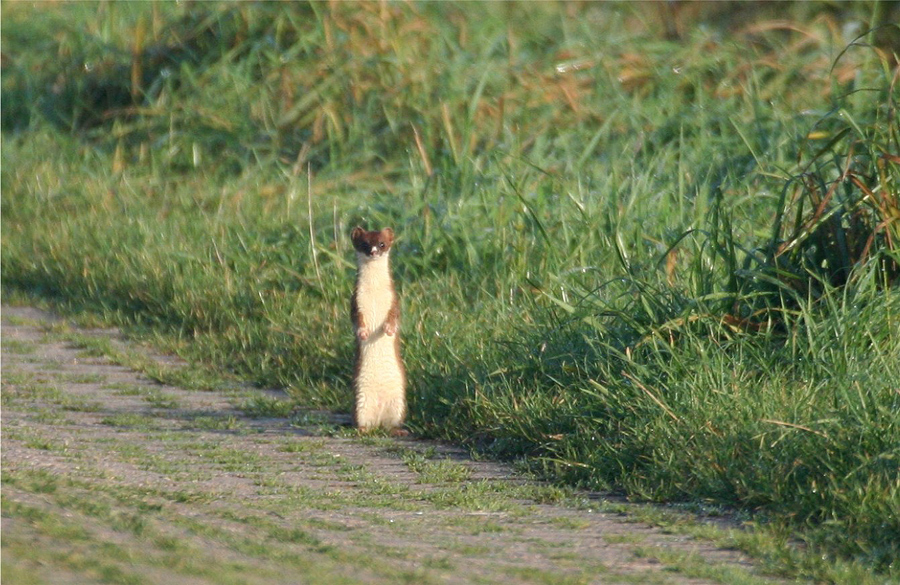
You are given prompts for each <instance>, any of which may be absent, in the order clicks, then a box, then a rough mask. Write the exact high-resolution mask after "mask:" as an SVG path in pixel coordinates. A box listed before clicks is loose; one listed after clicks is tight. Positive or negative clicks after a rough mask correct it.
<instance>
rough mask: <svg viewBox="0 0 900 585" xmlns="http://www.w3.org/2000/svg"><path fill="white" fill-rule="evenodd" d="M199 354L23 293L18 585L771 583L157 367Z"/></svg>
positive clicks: (418, 449)
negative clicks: (134, 338) (168, 349)
mask: <svg viewBox="0 0 900 585" xmlns="http://www.w3.org/2000/svg"><path fill="white" fill-rule="evenodd" d="M123 364H126V365H123ZM128 366H130V367H128ZM133 368H136V369H138V370H141V371H140V372H139V371H136V370H135V369H133ZM184 368H187V366H186V365H184V364H181V363H180V362H178V361H177V360H174V359H172V358H170V357H167V356H160V355H156V354H154V353H153V352H151V351H149V350H147V349H146V348H142V347H139V346H137V345H135V344H134V343H129V342H127V341H125V340H124V339H123V338H122V336H121V335H120V334H119V333H118V332H117V331H114V330H83V329H77V328H73V327H71V326H70V325H68V324H66V323H64V322H62V321H60V320H58V319H56V318H55V317H53V316H52V315H50V314H47V313H44V312H41V311H38V310H35V309H30V308H20V307H3V310H2V384H3V388H2V405H3V410H2V481H3V483H2V490H3V491H2V539H3V540H2V544H3V549H2V571H3V574H2V577H3V582H4V583H8V584H9V585H15V584H16V583H19V584H27V583H48V584H50V583H52V584H65V583H136V584H137V583H159V584H181V583H184V584H187V583H215V584H220V583H266V584H270V583H316V584H319V583H324V584H330V583H416V584H418V583H553V584H556V583H604V584H606V583H676V584H685V583H698V584H699V583H711V582H723V583H737V582H741V583H757V582H768V581H767V580H766V579H765V578H764V577H761V576H759V575H757V574H755V572H754V567H753V566H752V564H751V563H749V562H748V560H747V559H746V558H745V557H743V556H742V555H741V554H739V553H738V552H735V551H733V550H726V549H720V548H717V547H716V546H714V545H712V544H710V543H708V542H705V541H701V540H696V539H694V538H691V537H688V536H685V535H683V534H677V533H674V534H669V533H666V532H665V531H663V530H661V529H659V528H652V527H650V526H647V525H643V524H640V523H636V522H634V521H633V519H631V518H629V517H628V515H626V514H622V513H621V512H620V511H611V510H610V506H609V505H608V504H607V503H606V502H605V501H604V500H603V498H599V497H597V496H591V495H588V494H576V496H574V497H573V496H572V495H571V494H566V493H563V492H562V491H561V490H558V489H556V488H552V487H550V486H546V485H543V484H541V483H539V482H534V481H529V480H526V479H524V478H522V477H519V476H517V475H516V474H515V473H514V472H513V471H512V469H511V468H509V467H507V466H504V465H501V464H497V463H491V462H484V461H473V460H472V459H470V458H468V457H467V456H466V455H465V454H464V453H463V452H461V451H459V450H456V449H453V448H450V447H448V446H445V445H440V444H435V443H430V442H424V441H419V440H415V439H413V438H408V439H392V438H387V437H359V436H357V435H356V434H355V433H354V432H353V431H352V430H350V429H346V428H344V427H343V426H341V425H340V424H339V423H340V422H341V421H340V420H339V419H336V418H335V417H333V416H331V415H327V414H323V413H312V412H297V411H294V412H291V410H290V403H289V402H288V401H286V400H284V396H281V395H280V394H279V393H277V392H263V391H260V390H256V389H248V388H242V387H239V386H237V385H234V384H231V385H229V384H222V385H221V387H219V388H218V389H216V390H204V391H201V390H197V389H184V388H180V387H178V386H175V385H167V384H161V383H159V382H156V381H154V380H153V379H151V378H150V377H149V375H151V374H152V375H153V377H154V378H156V379H179V372H180V370H181V369H184ZM148 372H149V373H151V374H148ZM154 372H155V373H154ZM160 373H162V374H164V375H160ZM183 378H184V379H185V380H190V378H189V377H187V376H184V377H183ZM186 385H187V386H191V384H190V383H187V384H186Z"/></svg>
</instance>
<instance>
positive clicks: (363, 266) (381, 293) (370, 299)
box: [356, 254, 394, 333]
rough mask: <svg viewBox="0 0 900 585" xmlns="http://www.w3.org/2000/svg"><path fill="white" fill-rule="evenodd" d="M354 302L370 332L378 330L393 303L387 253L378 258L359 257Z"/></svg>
mask: <svg viewBox="0 0 900 585" xmlns="http://www.w3.org/2000/svg"><path fill="white" fill-rule="evenodd" d="M356 302H357V307H358V309H359V312H360V313H361V314H362V318H363V322H364V323H365V324H366V327H368V329H369V331H370V333H376V332H378V331H379V329H381V328H382V327H383V325H384V320H385V318H386V317H387V314H388V311H390V310H391V306H392V305H393V303H394V287H393V284H392V282H391V271H390V266H389V265H388V256H387V254H385V255H384V256H380V257H378V258H366V257H363V258H360V260H359V282H358V283H357V291H356Z"/></svg>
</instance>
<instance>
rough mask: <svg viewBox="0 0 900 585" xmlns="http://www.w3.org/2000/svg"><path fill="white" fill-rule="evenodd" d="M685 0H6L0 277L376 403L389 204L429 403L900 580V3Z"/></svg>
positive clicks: (209, 383) (536, 449) (418, 384)
mask: <svg viewBox="0 0 900 585" xmlns="http://www.w3.org/2000/svg"><path fill="white" fill-rule="evenodd" d="M658 9H661V8H659V7H658V6H655V5H643V4H642V5H639V6H637V7H630V6H626V5H609V4H599V5H594V4H586V5H583V6H582V5H556V4H545V3H540V4H530V3H529V4H524V5H519V4H499V5H495V4H447V3H428V4H412V5H407V4H344V5H336V6H330V5H324V4H317V3H314V4H310V5H306V4H292V5H281V4H267V3H262V4H253V5H240V6H236V5H230V4H223V5H220V4H207V3H203V4H199V5H181V4H179V5H168V4H167V5H153V7H152V8H151V6H150V5H148V4H142V3H125V4H114V5H107V4H102V5H96V4H90V3H73V4H64V5H60V6H54V7H53V8H52V9H49V8H48V9H42V10H40V11H36V10H34V9H33V8H30V7H29V6H28V5H25V4H20V3H4V5H3V18H4V19H5V21H6V24H7V26H6V27H4V32H3V39H2V43H3V52H4V55H5V56H6V57H7V64H5V65H4V75H3V80H2V91H3V101H4V109H3V118H2V127H3V143H2V174H0V178H2V212H3V213H2V222H3V231H2V243H3V255H2V274H3V287H4V295H7V296H6V297H5V298H13V299H15V298H23V297H21V296H17V295H21V294H22V293H23V292H24V293H25V294H27V295H30V296H31V297H39V298H43V299H47V300H50V301H52V302H53V303H54V306H56V307H57V308H58V309H60V310H63V311H68V312H70V313H85V312H90V313H92V314H94V315H98V318H99V319H100V320H102V321H103V322H107V323H115V324H118V325H121V326H125V327H127V328H128V331H129V332H130V333H133V334H134V335H141V336H144V337H145V338H146V339H148V340H153V341H154V342H156V343H159V344H162V345H163V346H164V347H165V348H166V349H168V350H170V351H175V352H177V353H179V354H180V355H181V356H182V357H184V358H185V359H187V360H188V361H190V362H191V363H203V364H205V365H206V366H207V367H209V366H212V367H218V368H224V369H228V370H230V371H231V372H232V373H233V374H235V375H237V376H239V377H241V378H244V379H247V380H250V381H252V382H253V383H257V384H260V385H265V386H274V387H283V388H286V389H287V390H288V392H290V394H291V396H292V399H293V400H294V401H295V402H296V403H298V404H300V405H302V406H303V407H306V408H328V409H337V410H341V411H347V410H349V407H350V403H351V396H350V392H349V390H348V380H349V377H350V374H351V368H352V366H351V356H352V344H353V336H352V333H351V332H350V327H349V319H348V318H347V308H348V301H349V295H350V291H351V288H352V281H353V265H352V253H351V247H350V245H349V243H348V241H347V237H346V234H347V233H348V231H349V229H350V228H352V227H353V226H354V225H356V224H365V225H369V226H371V227H379V226H383V225H390V226H392V227H394V229H395V231H396V232H397V233H398V236H399V238H398V241H397V243H396V249H395V251H394V254H393V262H394V273H395V276H396V280H397V285H398V287H399V289H400V293H401V297H402V299H403V310H404V314H403V336H404V337H403V340H404V345H403V349H404V357H405V360H406V365H407V369H408V372H409V379H410V382H411V384H410V426H411V428H413V430H415V431H416V432H418V433H420V434H423V435H426V436H434V437H440V438H445V439H451V440H455V441H459V442H463V443H466V444H468V445H470V446H471V447H472V448H474V449H477V450H479V451H481V452H486V453H488V454H491V455H494V456H498V457H505V458H525V460H526V464H527V466H528V467H529V468H531V469H533V470H535V471H538V472H540V473H542V474H545V475H546V476H547V477H549V478H552V479H554V480H557V481H560V482H567V483H570V484H574V485H581V486H587V487H592V488H601V489H613V490H616V491H620V492H622V493H625V494H627V495H629V497H632V498H636V499H647V500H651V501H664V502H685V501H687V502H702V503H708V504H715V505H725V506H731V507H734V508H739V509H741V510H743V511H746V512H748V513H750V514H752V517H753V518H754V521H755V523H756V524H758V525H759V526H761V529H760V530H761V531H762V532H765V533H771V534H773V535H774V536H772V539H773V540H774V541H777V540H778V538H780V537H779V536H778V535H781V534H784V533H785V532H787V533H790V534H792V535H793V536H795V537H796V538H798V539H800V540H801V541H803V542H804V543H805V545H806V547H807V548H806V551H807V552H806V553H805V554H806V556H805V557H803V559H805V560H802V561H797V560H796V559H795V558H794V557H791V558H788V557H789V556H790V555H791V554H794V553H790V554H788V553H786V552H785V551H787V550H788V549H787V548H786V547H783V546H782V547H780V548H778V547H774V548H773V549H771V550H769V551H767V552H760V553H759V554H761V555H763V556H767V557H769V558H770V559H771V560H772V561H773V562H775V563H776V564H778V563H780V566H781V567H782V569H783V570H784V571H785V572H786V573H787V574H790V575H796V576H803V577H811V578H815V579H820V580H829V579H832V580H834V579H836V577H834V575H835V574H840V573H833V571H843V570H844V569H843V568H841V567H846V566H851V567H855V569H853V570H858V571H862V572H863V573H865V572H867V571H868V572H871V574H873V575H881V576H882V577H886V578H897V577H898V573H897V566H898V565H897V559H898V557H900V550H898V548H897V547H898V543H900V473H898V471H897V470H898V467H900V466H898V460H900V459H898V458H900V451H898V445H900V406H898V405H900V402H898V401H900V394H898V388H897V382H896V381H897V380H898V379H900V333H898V331H900V293H898V290H897V285H896V283H897V276H898V262H900V258H898V242H900V222H898V220H897V219H896V218H897V217H900V211H898V210H900V194H898V193H900V190H898V184H900V163H898V160H900V159H898V158H897V157H898V156H900V148H898V144H900V136H898V135H900V131H898V125H897V117H896V116H897V110H896V98H895V96H896V83H897V77H896V75H897V74H896V71H897V70H896V54H897V52H898V48H897V47H898V44H897V41H896V38H897V34H898V33H897V27H896V26H895V25H894V24H892V23H896V22H897V21H898V17H897V8H896V6H894V5H891V4H885V3H875V4H863V3H856V4H852V5H840V6H834V5H830V4H819V3H802V4H796V5H790V6H788V7H786V8H785V7H782V8H781V9H778V10H777V11H776V10H775V8H773V7H771V6H769V5H762V6H760V5H744V6H742V7H741V8H740V9H739V10H736V11H731V12H729V10H730V9H724V8H721V7H718V6H715V5H712V6H706V7H704V8H701V9H698V11H695V12H694V13H692V12H691V9H687V10H685V12H683V13H682V14H681V15H680V16H679V17H678V18H677V19H676V22H678V23H679V24H678V26H679V27H680V30H681V34H680V35H679V36H678V38H671V37H672V35H671V34H670V35H669V36H666V35H665V34H664V32H665V31H663V30H661V29H660V26H659V25H658V24H657V23H658V22H661V21H662V20H665V19H660V18H659V17H658V15H657V14H655V13H654V11H655V10H658ZM776 14H777V16H778V20H773V18H774V16H775V15H776ZM741 19H743V22H744V23H745V24H740V22H741ZM785 21H787V22H790V23H792V24H791V26H786V25H784V22H785ZM847 23H858V24H859V29H858V31H856V32H854V31H852V30H851V28H852V27H848V26H844V25H846V24H847ZM885 23H886V24H885ZM880 24H885V26H882V27H881V28H877V29H876V30H875V31H874V32H871V33H867V32H866V31H867V29H868V28H869V27H876V26H877V25H880ZM669 32H670V33H671V32H672V31H669ZM857 34H858V35H859V36H857ZM48 56H52V57H48ZM25 298H27V297H25ZM81 342H82V343H83V344H84V346H85V347H86V348H87V349H90V347H89V346H90V343H91V342H89V341H88V340H81ZM97 349H98V351H99V350H100V349H103V350H104V351H107V353H108V352H109V349H110V348H97ZM126 358H127V356H122V357H121V359H120V361H121V362H123V363H127V362H128V360H127V359H126ZM137 365H138V366H140V364H137ZM209 371H210V370H208V369H204V368H167V369H164V370H161V371H159V372H157V373H155V374H154V373H151V375H153V376H154V377H156V378H157V379H160V380H162V381H169V382H172V383H177V384H179V385H187V386H188V387H190V388H196V389H203V388H210V387H216V386H218V385H220V384H221V383H222V381H221V380H220V379H219V378H217V377H216V376H214V375H213V374H210V373H209ZM245 406H246V409H248V411H252V412H257V413H259V415H261V416H268V415H278V416H286V415H287V414H288V413H289V412H290V411H291V408H289V405H288V404H287V403H281V402H279V403H275V402H272V403H269V402H267V401H265V400H263V399H260V400H259V401H256V402H252V403H251V402H248V403H246V405H245ZM110 422H112V423H114V424H118V423H122V424H124V423H125V421H110ZM138 422H139V421H133V422H132V423H129V424H137V423H138ZM210 424H211V425H212V426H213V427H216V428H218V425H219V424H221V421H218V420H217V421H210ZM226 427H227V425H226ZM457 495H458V494H457ZM766 531H769V532H766ZM848 564H849V565H848Z"/></svg>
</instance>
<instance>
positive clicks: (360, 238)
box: [350, 227, 394, 256]
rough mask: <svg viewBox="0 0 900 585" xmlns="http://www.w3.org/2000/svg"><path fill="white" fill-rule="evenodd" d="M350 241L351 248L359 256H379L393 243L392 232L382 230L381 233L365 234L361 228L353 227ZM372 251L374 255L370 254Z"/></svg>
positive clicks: (387, 229) (390, 230) (389, 229)
mask: <svg viewBox="0 0 900 585" xmlns="http://www.w3.org/2000/svg"><path fill="white" fill-rule="evenodd" d="M350 239H351V240H352V241H353V247H354V248H355V249H356V251H357V252H359V253H360V254H365V255H366V256H373V255H381V254H384V253H386V252H388V251H389V250H390V249H391V244H393V243H394V230H392V229H391V228H384V229H383V230H381V231H370V232H367V231H366V230H364V229H362V228H361V227H355V228H353V231H352V232H350ZM373 249H374V250H375V252H374V253H373V252H372V250H373Z"/></svg>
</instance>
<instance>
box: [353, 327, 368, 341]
mask: <svg viewBox="0 0 900 585" xmlns="http://www.w3.org/2000/svg"><path fill="white" fill-rule="evenodd" d="M356 337H357V339H359V340H360V341H365V340H367V339H368V338H369V329H368V327H359V328H357V330H356Z"/></svg>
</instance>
